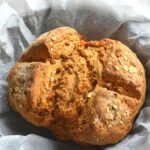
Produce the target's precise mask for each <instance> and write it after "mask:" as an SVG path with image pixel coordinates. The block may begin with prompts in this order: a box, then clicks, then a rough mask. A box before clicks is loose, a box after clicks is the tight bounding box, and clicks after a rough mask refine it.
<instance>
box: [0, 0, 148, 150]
mask: <svg viewBox="0 0 150 150" xmlns="http://www.w3.org/2000/svg"><path fill="white" fill-rule="evenodd" d="M58 26H71V27H74V28H75V29H76V30H78V31H79V32H80V33H81V34H82V35H83V36H84V37H85V38H86V39H92V40H94V39H97V40H100V39H102V38H104V37H110V38H113V39H118V40H120V41H122V42H123V43H124V44H126V45H127V46H129V47H130V48H131V49H132V50H133V51H134V52H135V53H136V54H137V56H138V57H139V58H140V60H141V61H142V63H143V65H144V67H145V69H146V72H147V85H148V88H147V95H146V101H145V104H144V107H143V109H142V111H141V112H140V114H139V116H138V118H137V120H136V122H135V123H134V127H133V129H132V131H131V132H130V134H129V135H128V136H127V137H126V138H125V139H124V140H123V141H121V142H120V143H118V144H116V145H114V146H109V147H91V148H83V147H80V146H77V145H76V144H73V143H63V142H59V141H57V140H55V139H54V138H53V136H52V135H51V133H50V132H49V131H47V130H45V129H39V128H36V127H34V126H32V125H31V124H29V123H27V122H26V121H25V120H24V119H22V117H20V115H19V114H17V113H14V112H13V111H12V110H11V109H10V108H9V106H8V103H7V81H6V77H7V74H8V72H9V70H10V68H11V67H12V65H13V64H14V63H15V61H16V60H17V59H18V58H19V57H20V55H21V54H22V52H23V51H24V49H25V48H26V47H27V46H28V45H29V44H30V43H31V42H32V41H33V40H34V39H35V38H36V37H37V36H39V35H40V34H41V33H44V32H46V31H48V30H50V29H53V28H56V27H58ZM149 70H150V1H149V0H132V1H131V0H126V1H124V0H119V1H116V0H107V1H106V0H86V1H85V0H53V1H52V0H51V1H50V0H0V150H62V149H65V150H70V149H71V150H80V149H86V150H88V149H91V150H135V149H136V150H149V149H150V133H149V132H150V80H149V76H150V71H149Z"/></svg>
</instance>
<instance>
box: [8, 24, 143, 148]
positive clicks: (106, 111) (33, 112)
mask: <svg viewBox="0 0 150 150" xmlns="http://www.w3.org/2000/svg"><path fill="white" fill-rule="evenodd" d="M145 89H146V79H145V71H144V68H143V66H142V64H141V62H140V61H139V59H138V58H137V57H136V55H135V54H134V53H133V52H132V51H131V50H130V49H129V48H128V47H126V46H125V45H124V44H122V43H121V42H119V41H115V40H111V39H103V40H101V41H85V40H84V39H83V38H82V36H81V35H80V34H79V33H78V32H77V31H76V30H74V29H72V28H69V27H60V28H56V29H54V30H51V31H49V32H47V33H45V34H43V35H41V36H40V37H39V38H37V40H35V41H34V42H33V43H32V44H31V46H30V47H28V48H27V49H26V50H25V52H24V53H23V55H22V56H21V58H20V59H19V60H18V62H17V63H16V64H15V65H14V67H13V68H12V69H11V71H10V73H9V75H8V92H9V103H10V105H11V107H12V108H13V109H14V110H15V111H17V112H19V113H20V114H21V115H22V116H23V117H24V118H25V119H26V120H27V121H28V122H30V123H32V124H33V125H35V126H38V127H44V128H48V129H50V130H51V132H52V133H53V134H54V135H55V136H56V138H57V139H59V140H72V141H74V142H76V143H78V144H83V145H108V144H114V143H117V142H118V141H120V140H121V139H123V138H124V137H125V136H126V135H127V134H128V132H129V131H130V129H131V127H132V124H133V121H134V119H135V117H136V115H137V113H138V112H139V110H140V108H141V106H142V104H143V102H144V97H145Z"/></svg>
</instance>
